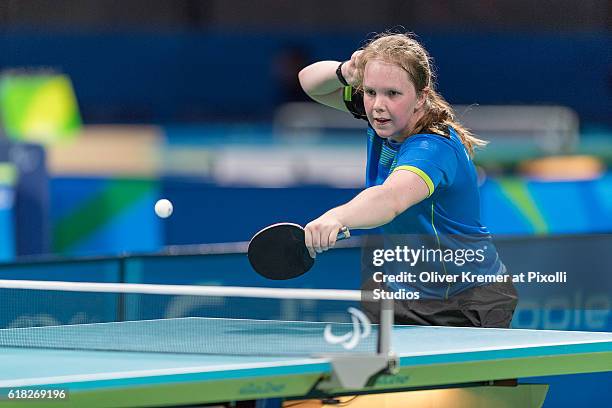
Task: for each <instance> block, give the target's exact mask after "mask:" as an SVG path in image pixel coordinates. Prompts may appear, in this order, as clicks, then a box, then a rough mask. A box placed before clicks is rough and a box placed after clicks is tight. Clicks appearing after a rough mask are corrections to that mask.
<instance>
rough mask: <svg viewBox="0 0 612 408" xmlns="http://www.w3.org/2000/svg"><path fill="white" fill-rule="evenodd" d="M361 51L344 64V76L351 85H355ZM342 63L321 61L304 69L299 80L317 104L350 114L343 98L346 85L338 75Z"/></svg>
mask: <svg viewBox="0 0 612 408" xmlns="http://www.w3.org/2000/svg"><path fill="white" fill-rule="evenodd" d="M360 54H361V51H356V52H355V53H353V55H352V56H351V59H350V60H349V61H346V62H345V63H344V64H342V69H341V71H342V76H343V77H344V78H345V80H346V81H347V82H348V83H349V84H350V85H355V80H356V66H355V64H356V61H357V58H359V55H360ZM339 65H340V62H338V61H319V62H315V63H314V64H312V65H309V66H307V67H306V68H304V69H302V70H301V71H300V72H299V74H298V78H299V80H300V85H301V86H302V89H303V90H304V92H306V94H307V95H308V96H309V97H311V98H312V99H313V100H315V101H316V102H319V103H321V104H323V105H326V106H329V107H331V108H335V109H339V110H341V111H344V112H348V109H347V108H346V106H345V105H344V100H343V98H342V95H343V88H344V85H343V84H342V82H340V79H339V78H338V76H337V75H336V70H337V69H338V66H339Z"/></svg>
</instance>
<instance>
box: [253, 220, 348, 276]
mask: <svg viewBox="0 0 612 408" xmlns="http://www.w3.org/2000/svg"><path fill="white" fill-rule="evenodd" d="M350 236H351V234H350V232H349V230H348V228H346V227H344V228H342V229H341V230H340V232H339V233H338V238H337V240H338V241H339V240H342V239H347V238H350ZM247 255H248V257H249V262H250V263H251V266H252V267H253V269H254V270H255V272H257V273H258V274H260V275H261V276H263V277H264V278H268V279H274V280H285V279H292V278H297V277H298V276H300V275H303V274H304V273H306V272H308V271H309V270H310V268H312V265H314V259H312V258H311V257H310V254H309V253H308V249H307V248H306V243H305V242H304V228H302V227H301V226H299V225H297V224H292V223H288V222H283V223H280V224H273V225H270V226H268V227H266V228H264V229H262V230H261V231H259V232H258V233H257V234H255V235H254V236H253V238H252V239H251V242H249V250H248V254H247Z"/></svg>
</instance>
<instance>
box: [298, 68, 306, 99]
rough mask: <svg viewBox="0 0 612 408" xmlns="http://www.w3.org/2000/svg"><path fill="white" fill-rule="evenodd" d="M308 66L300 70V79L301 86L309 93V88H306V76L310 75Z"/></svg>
mask: <svg viewBox="0 0 612 408" xmlns="http://www.w3.org/2000/svg"><path fill="white" fill-rule="evenodd" d="M307 70H308V67H305V68H302V69H301V70H300V72H298V81H299V82H300V86H301V87H302V89H303V90H304V92H306V93H308V89H306V86H305V83H306V76H307V75H308V72H307Z"/></svg>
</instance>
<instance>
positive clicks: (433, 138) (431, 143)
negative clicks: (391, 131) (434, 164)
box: [400, 128, 464, 155]
mask: <svg viewBox="0 0 612 408" xmlns="http://www.w3.org/2000/svg"><path fill="white" fill-rule="evenodd" d="M414 149H422V150H428V151H430V152H431V153H434V154H440V155H450V154H452V155H457V154H461V153H462V152H463V151H464V148H463V144H462V143H461V141H460V140H459V138H458V137H457V135H456V133H454V130H453V129H452V128H449V129H448V132H447V133H446V134H444V135H441V134H438V133H418V134H416V135H413V136H410V137H409V138H408V139H406V140H405V141H404V143H402V147H401V150H400V151H404V150H414Z"/></svg>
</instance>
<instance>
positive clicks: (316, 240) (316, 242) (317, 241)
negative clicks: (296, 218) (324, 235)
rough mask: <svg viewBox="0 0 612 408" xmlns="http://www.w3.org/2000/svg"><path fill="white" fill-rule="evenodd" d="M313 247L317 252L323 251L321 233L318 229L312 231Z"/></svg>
mask: <svg viewBox="0 0 612 408" xmlns="http://www.w3.org/2000/svg"><path fill="white" fill-rule="evenodd" d="M312 247H313V249H314V250H315V252H317V253H321V233H320V232H319V231H317V230H314V231H312Z"/></svg>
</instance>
